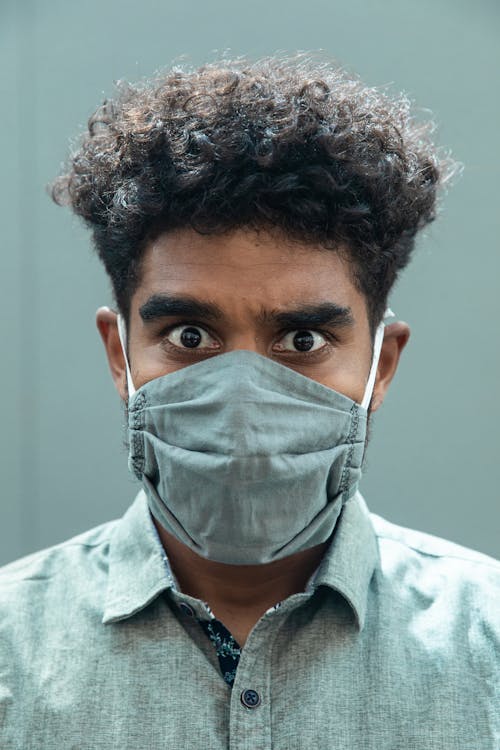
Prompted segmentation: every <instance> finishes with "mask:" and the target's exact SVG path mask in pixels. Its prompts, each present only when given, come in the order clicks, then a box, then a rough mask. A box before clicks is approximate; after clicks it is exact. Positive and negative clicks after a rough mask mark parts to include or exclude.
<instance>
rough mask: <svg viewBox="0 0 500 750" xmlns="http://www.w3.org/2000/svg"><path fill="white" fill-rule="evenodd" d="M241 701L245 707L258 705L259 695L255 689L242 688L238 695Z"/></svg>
mask: <svg viewBox="0 0 500 750" xmlns="http://www.w3.org/2000/svg"><path fill="white" fill-rule="evenodd" d="M240 698H241V702H242V703H243V705H244V706H246V707H247V708H257V706H260V695H259V694H258V693H257V692H256V691H255V690H244V691H243V692H242V694H241V695H240Z"/></svg>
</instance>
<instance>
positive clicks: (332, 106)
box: [50, 53, 453, 331]
mask: <svg viewBox="0 0 500 750" xmlns="http://www.w3.org/2000/svg"><path fill="white" fill-rule="evenodd" d="M116 85H117V89H118V93H117V96H116V97H115V99H113V100H105V101H104V103H103V104H102V105H101V106H100V107H99V108H98V109H97V110H96V112H95V113H94V114H93V115H92V116H91V117H90V119H89V122H88V132H87V133H86V134H85V135H84V136H83V138H82V141H81V143H80V145H79V147H78V149H77V150H76V151H75V153H73V154H72V156H71V158H70V162H69V165H68V168H67V170H66V172H65V173H64V174H62V175H61V176H60V177H58V178H57V179H56V180H55V181H54V182H53V183H52V185H51V186H50V189H51V194H52V197H53V199H54V200H55V201H56V202H57V203H59V204H69V205H70V206H71V207H72V209H73V211H74V212H75V213H76V214H78V215H79V216H81V217H82V218H83V219H84V220H85V222H86V223H87V224H88V225H89V226H90V227H91V229H92V233H93V240H94V244H95V247H96V250H97V252H98V254H99V256H100V258H101V260H102V262H103V263H104V266H105V268H106V271H107V273H108V275H109V277H110V279H111V283H112V287H113V292H114V296H115V300H116V303H117V305H118V308H119V309H120V311H121V312H122V314H123V315H124V316H125V318H126V319H127V320H128V315H129V308H130V298H131V296H132V294H133V293H134V290H135V289H136V287H137V284H138V283H139V281H140V262H141V257H142V254H143V252H144V249H145V247H146V246H147V244H148V243H149V242H150V241H152V240H153V239H154V238H155V237H157V236H158V235H159V234H160V233H162V232H165V231H169V230H174V229H179V228H192V229H194V230H196V231H198V232H201V233H221V232H228V231H232V230H234V229H238V228H254V229H257V230H260V229H266V228H267V229H270V230H271V229H272V230H278V231H280V232H282V233H283V235H284V236H286V237H287V238H288V239H290V240H297V241H300V242H302V243H309V244H311V245H313V244H314V245H320V246H323V247H325V248H329V249H332V250H335V251H337V252H342V253H346V254H347V256H348V259H349V260H350V261H351V263H350V266H351V268H352V270H353V278H354V280H355V283H356V284H357V287H358V289H359V290H360V291H361V292H362V293H363V294H364V296H365V299H366V302H367V310H368V314H369V318H370V323H371V327H372V331H373V330H374V328H375V326H376V324H377V323H378V322H379V320H380V318H381V317H382V314H383V311H384V309H385V306H386V302H387V296H388V293H389V291H390V289H391V287H392V285H393V283H394V281H395V280H396V278H397V275H398V272H399V271H400V270H401V269H402V268H404V267H405V266H406V264H407V263H408V261H409V258H410V254H411V251H412V249H413V246H414V240H415V235H416V233H417V232H418V230H420V229H421V228H422V227H424V226H425V225H426V224H428V223H429V222H431V221H432V220H433V219H434V218H435V212H436V192H437V188H438V186H439V185H440V184H442V183H443V182H445V181H446V180H447V179H448V178H449V176H450V175H451V173H452V171H453V163H452V161H451V160H450V159H449V157H448V156H447V155H441V154H440V153H439V149H437V148H436V147H435V146H434V145H433V144H432V142H431V139H430V135H431V133H432V130H433V124H432V123H431V122H427V123H423V124H419V123H417V121H416V120H415V118H414V117H413V115H412V114H411V112H410V103H409V101H408V98H407V97H406V96H404V95H399V96H397V97H395V98H390V97H388V96H387V95H385V94H384V93H382V92H381V91H378V90H376V89H374V88H369V87H367V86H366V85H364V84H363V83H362V82H361V81H360V80H359V79H358V78H357V77H356V76H354V75H351V74H348V73H347V72H346V71H345V70H343V69H342V68H340V67H339V66H338V65H336V64H333V63H331V62H330V61H322V60H316V59H314V57H313V56H311V55H308V54H306V53H300V54H297V55H292V56H271V57H266V58H262V59H260V60H258V61H256V62H250V61H249V60H248V59H246V58H237V59H234V60H230V59H226V58H223V59H221V60H218V61H216V62H212V63H208V64H205V65H203V66H202V67H200V68H198V69H194V70H193V69H186V68H183V67H182V66H175V67H173V68H172V69H170V70H168V71H167V72H166V73H165V72H163V73H161V74H159V75H157V76H155V77H154V78H152V79H150V80H146V81H142V82H140V83H138V84H136V85H131V84H128V83H125V82H118V83H117V84H116Z"/></svg>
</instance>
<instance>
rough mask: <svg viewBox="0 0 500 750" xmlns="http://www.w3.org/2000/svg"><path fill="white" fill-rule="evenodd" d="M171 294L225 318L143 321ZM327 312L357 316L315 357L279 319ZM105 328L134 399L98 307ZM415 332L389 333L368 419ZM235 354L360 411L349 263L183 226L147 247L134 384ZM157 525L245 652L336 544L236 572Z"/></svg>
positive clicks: (367, 354)
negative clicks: (193, 340) (270, 364)
mask: <svg viewBox="0 0 500 750" xmlns="http://www.w3.org/2000/svg"><path fill="white" fill-rule="evenodd" d="M165 294H168V295H170V296H182V297H186V296H189V297H190V298H193V299H195V300H197V301H200V302H203V303H211V304H214V305H217V307H218V308H220V313H221V315H220V317H218V318H217V319H215V320H214V319H208V318H206V317H205V318H204V316H203V315H202V316H198V317H196V319H193V318H192V317H191V316H189V317H186V316H185V315H175V316H171V315H169V316H168V317H166V316H165V317H160V318H153V319H151V320H147V319H146V320H145V319H144V305H146V303H148V301H150V300H151V298H152V297H154V296H155V295H156V296H157V295H165ZM323 303H335V304H336V305H338V306H341V307H342V308H349V311H350V314H349V317H350V319H351V320H350V321H349V322H345V320H344V321H342V320H341V321H333V322H332V323H331V324H328V325H322V326H319V327H318V328H317V329H315V330H312V329H311V328H308V329H307V330H309V331H311V333H312V351H309V352H308V353H303V352H300V351H297V347H296V345H295V341H296V340H294V337H295V332H296V331H297V329H296V328H295V329H294V330H289V329H286V328H285V329H283V325H279V324H278V322H277V321H276V320H275V319H274V318H273V313H274V314H276V313H279V312H285V311H289V310H291V309H292V310H295V309H297V308H302V307H304V306H306V307H310V306H312V305H318V304H323ZM141 308H142V310H143V315H142V316H141V312H140V311H141ZM97 327H98V329H99V332H100V334H101V337H102V340H103V342H104V346H105V349H106V354H107V357H108V361H109V366H110V369H111V374H112V377H113V380H114V382H115V385H116V388H117V390H118V393H119V394H120V397H121V398H122V399H123V400H124V401H125V402H126V401H127V399H128V393H127V382H126V369H125V359H124V356H123V352H122V349H121V344H120V340H119V336H118V330H117V324H116V313H115V312H113V311H111V310H109V309H108V308H100V309H99V310H98V311H97ZM186 327H189V328H195V329H196V331H197V336H198V338H199V339H200V342H199V345H197V346H196V347H195V348H188V347H186V346H183V339H181V336H180V334H181V333H182V332H183V331H184V334H185V333H186V331H185V329H186ZM301 330H304V329H301ZM409 335H410V331H409V328H408V326H407V325H406V323H402V322H397V323H392V324H390V325H388V326H386V329H385V336H384V342H383V345H382V351H381V355H380V360H379V365H378V370H377V378H376V382H375V387H374V392H373V397H372V403H371V409H370V411H371V412H374V411H376V410H377V409H378V408H379V407H380V406H381V404H382V402H383V400H384V397H385V394H386V392H387V389H388V387H389V385H390V383H391V380H392V378H393V376H394V374H395V372H396V369H397V366H398V362H399V357H400V354H401V351H402V350H403V348H404V346H405V345H406V343H407V341H408V338H409ZM184 340H185V338H184ZM308 340H309V342H311V338H310V337H309V339H308ZM235 349H245V350H250V351H254V352H257V353H259V354H261V355H263V356H265V357H270V358H272V359H274V360H275V361H276V362H279V363H281V364H283V365H285V366H286V367H290V368H292V369H294V370H296V371H297V372H299V373H301V374H302V375H305V376H307V377H310V378H312V379H314V380H317V381H318V382H319V383H322V384H323V385H325V386H327V387H330V388H333V389H335V390H336V391H339V392H341V393H343V394H345V395H346V396H348V397H349V398H351V399H353V400H355V401H357V402H361V400H362V397H363V393H364V390H365V385H366V381H367V379H368V374H369V371H370V365H371V360H372V341H371V336H370V329H369V321H368V315H367V308H366V300H365V298H364V296H363V295H362V293H361V292H360V291H359V290H358V289H357V288H356V286H355V284H354V281H353V278H352V274H351V272H350V268H349V265H348V261H346V260H345V259H343V257H341V255H339V254H337V253H335V252H332V251H331V250H324V249H322V248H319V247H315V246H310V245H301V244H297V243H292V242H290V241H288V240H285V239H284V238H283V237H282V236H280V235H279V234H278V233H270V232H264V231H261V232H256V231H254V230H237V231H234V232H231V233H228V234H226V235H223V236H221V235H219V236H216V235H208V236H207V235H205V236H203V235H199V234H197V233H196V232H194V231H193V230H190V229H185V230H179V231H176V232H170V233H165V234H162V235H160V236H159V237H158V238H157V239H156V240H155V241H154V242H152V243H151V244H150V245H149V246H148V247H147V248H146V250H145V253H144V256H143V260H142V264H141V277H140V283H139V285H138V287H137V289H136V291H135V293H134V294H133V296H132V299H131V311H130V320H129V325H128V355H129V362H130V367H131V372H132V379H133V382H134V385H135V387H136V388H139V387H140V386H141V385H143V384H144V383H146V382H148V381H150V380H152V379H153V378H157V377H160V376H162V375H166V374H168V373H170V372H174V371H175V370H178V369H180V368H181V367H187V366H189V365H190V364H194V363H195V362H198V361H200V359H202V358H206V357H212V356H217V355H218V354H221V353H224V352H229V351H233V350H235ZM153 520H154V523H155V525H156V527H157V529H158V532H159V535H160V538H161V541H162V543H163V545H164V547H165V549H166V551H167V553H168V556H169V560H170V561H171V564H172V568H173V571H174V573H175V575H176V578H177V580H178V582H179V585H180V587H181V589H182V591H184V592H185V593H187V594H190V595H191V596H195V597H197V598H199V599H201V600H202V601H205V602H207V603H208V604H209V605H210V607H211V609H212V611H213V612H214V614H215V616H216V617H217V618H218V619H219V620H221V621H222V622H224V624H225V625H226V627H227V628H228V629H229V630H230V631H231V632H232V634H233V635H234V637H235V639H236V640H237V641H238V643H239V644H240V646H243V645H244V643H245V641H246V639H247V637H248V634H249V632H250V631H251V629H252V627H253V626H254V625H255V624H256V623H257V621H258V620H259V619H260V617H261V616H262V615H263V614H264V612H265V611H266V610H267V609H268V608H269V607H270V606H272V605H273V604H275V603H276V602H278V601H282V600H284V599H286V598H287V597H288V596H291V595H292V594H294V593H298V592H300V591H303V590H304V588H305V585H306V583H307V581H308V579H309V577H310V576H311V575H312V573H313V572H314V570H315V569H316V567H317V566H318V564H319V562H320V560H321V557H322V556H323V554H324V552H325V549H326V547H327V545H328V542H325V543H324V544H320V545H317V546H315V547H312V548H311V549H308V550H304V551H302V552H299V553H297V554H294V555H291V556H289V557H287V558H284V559H282V560H276V561H273V562H271V563H266V564H263V565H228V564H225V563H219V562H214V561H211V560H207V559H205V558H202V557H200V556H199V555H197V554H196V553H195V552H193V551H192V550H191V549H190V548H188V547H187V546H185V545H184V544H182V543H181V542H179V541H178V540H177V539H176V538H175V537H173V536H172V535H171V534H169V533H168V532H167V531H166V530H165V529H164V528H163V527H161V526H160V524H159V523H158V522H157V521H156V519H153Z"/></svg>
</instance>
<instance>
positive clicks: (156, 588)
mask: <svg viewBox="0 0 500 750" xmlns="http://www.w3.org/2000/svg"><path fill="white" fill-rule="evenodd" d="M377 560H378V547H377V540H376V536H375V532H374V529H373V526H372V523H371V520H370V516H369V512H368V508H367V507H366V504H365V501H364V500H363V498H362V496H361V495H360V494H359V493H356V494H355V495H354V496H353V497H352V498H351V499H350V500H348V501H347V502H346V503H345V505H344V507H343V508H342V512H341V514H340V516H339V519H338V521H337V523H336V525H335V530H334V533H333V536H332V541H331V543H330V544H329V546H328V548H327V550H326V552H325V555H324V557H323V560H322V561H321V564H320V566H319V568H318V570H317V571H316V573H315V574H314V575H313V577H312V579H311V580H310V583H309V585H308V589H310V588H311V587H312V588H316V587H317V586H320V585H322V584H323V585H325V586H329V587H330V588H332V589H334V590H335V591H338V592H339V593H340V594H341V595H342V596H343V597H344V598H345V600H346V601H347V602H348V604H349V605H350V606H351V608H352V609H353V610H354V613H355V616H356V620H357V624H358V626H359V628H360V629H361V628H362V627H363V625H364V621H365V616H366V605H367V598H368V587H369V584H370V580H371V577H372V575H373V571H374V569H375V565H376V563H377ZM177 588H178V586H177V585H176V581H175V578H174V576H173V574H172V571H171V569H170V565H169V562H168V558H167V556H166V554H165V551H164V549H163V546H162V544H161V541H160V539H159V536H158V532H157V531H156V528H155V525H154V523H153V520H152V518H151V514H150V512H149V508H148V502H147V498H146V495H145V493H144V492H143V491H142V490H141V491H140V492H139V494H138V495H137V497H136V499H135V501H134V502H133V503H132V505H131V506H130V508H129V509H128V510H127V512H126V513H125V515H124V516H123V518H121V519H120V520H119V521H118V522H117V524H116V526H115V528H114V531H113V534H112V537H111V540H110V550H109V573H108V586H107V591H106V598H105V605H104V615H103V619H102V622H103V623H105V624H107V623H109V622H117V621H118V620H124V619H126V618H127V617H131V616H132V615H134V614H135V613H136V612H139V611H140V610H141V609H143V608H144V607H145V606H146V605H147V604H149V603H150V602H151V601H153V599H155V598H156V597H157V596H158V595H159V594H161V593H162V592H163V591H166V590H167V589H174V590H175V589H177Z"/></svg>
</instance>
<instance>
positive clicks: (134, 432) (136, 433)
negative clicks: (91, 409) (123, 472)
mask: <svg viewBox="0 0 500 750" xmlns="http://www.w3.org/2000/svg"><path fill="white" fill-rule="evenodd" d="M145 408H146V395H145V394H144V393H139V394H138V395H137V396H136V399H135V402H134V404H133V406H132V408H131V409H130V410H129V421H130V423H131V425H130V443H131V448H132V455H131V464H132V469H133V471H134V474H135V475H136V477H137V478H138V479H141V477H142V475H143V473H144V464H145V455H144V434H143V431H144V428H145V426H146V416H145Z"/></svg>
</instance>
